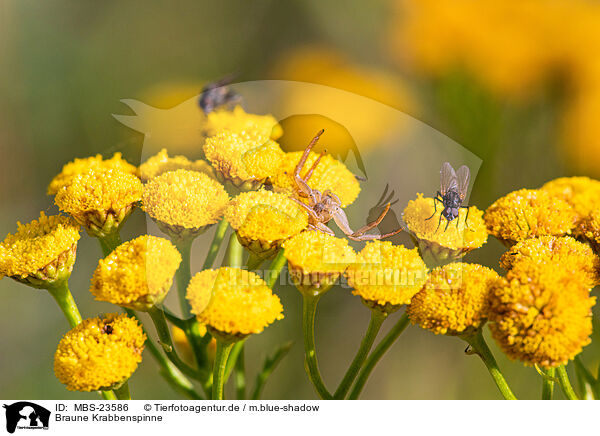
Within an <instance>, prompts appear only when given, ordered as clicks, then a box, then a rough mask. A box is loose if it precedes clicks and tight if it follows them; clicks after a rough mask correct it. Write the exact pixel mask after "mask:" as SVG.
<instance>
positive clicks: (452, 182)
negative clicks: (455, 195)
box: [440, 162, 458, 196]
mask: <svg viewBox="0 0 600 436" xmlns="http://www.w3.org/2000/svg"><path fill="white" fill-rule="evenodd" d="M440 176H441V177H440V181H441V183H440V193H441V194H442V196H444V195H446V192H448V191H456V190H457V189H458V183H457V181H456V173H455V172H454V168H452V165H450V164H449V163H448V162H444V163H443V164H442V170H441V171H440Z"/></svg>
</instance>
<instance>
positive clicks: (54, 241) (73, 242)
mask: <svg viewBox="0 0 600 436" xmlns="http://www.w3.org/2000/svg"><path fill="white" fill-rule="evenodd" d="M17 226H18V229H17V232H16V233H15V234H14V235H13V234H8V235H7V236H6V238H5V239H4V241H3V242H1V243H0V278H2V277H4V276H9V277H12V278H13V279H15V280H18V281H20V282H23V283H25V284H27V285H30V286H33V287H37V288H48V287H51V286H53V285H54V284H57V283H60V282H62V281H63V280H66V279H67V278H68V277H69V276H70V275H71V271H72V270H73V264H74V263H75V251H76V249H77V241H78V240H79V226H78V225H77V224H76V223H75V222H74V221H73V220H72V219H70V218H68V217H66V216H59V215H54V216H46V215H45V214H44V212H41V213H40V217H39V218H38V219H37V220H33V221H31V222H30V223H27V224H21V223H17Z"/></svg>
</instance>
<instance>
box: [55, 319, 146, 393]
mask: <svg viewBox="0 0 600 436" xmlns="http://www.w3.org/2000/svg"><path fill="white" fill-rule="evenodd" d="M145 341H146V335H144V332H143V330H142V327H141V326H140V325H139V324H138V323H137V321H136V320H134V319H131V318H128V317H127V316H125V315H124V314H116V313H112V314H108V315H105V316H103V317H98V318H91V319H86V320H84V321H83V322H82V323H81V324H79V325H78V326H77V327H75V328H74V329H73V330H71V331H69V332H67V333H66V334H65V335H64V336H63V338H62V339H61V341H60V343H59V344H58V348H57V350H56V353H55V355H54V373H55V374H56V377H57V378H58V380H60V382H61V383H63V384H64V385H66V387H67V389H68V390H70V391H84V392H89V391H96V390H110V389H113V388H117V387H119V386H120V385H121V384H122V383H123V382H125V381H127V379H128V378H129V377H130V376H131V374H133V372H134V371H135V370H136V368H137V366H138V363H140V362H141V361H142V350H143V349H144V342H145Z"/></svg>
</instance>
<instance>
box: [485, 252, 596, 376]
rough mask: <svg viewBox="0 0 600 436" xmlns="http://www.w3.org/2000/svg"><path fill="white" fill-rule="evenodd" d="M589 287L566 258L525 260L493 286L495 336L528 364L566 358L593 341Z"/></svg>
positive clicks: (514, 356) (552, 364) (507, 350)
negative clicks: (566, 266) (565, 265)
mask: <svg viewBox="0 0 600 436" xmlns="http://www.w3.org/2000/svg"><path fill="white" fill-rule="evenodd" d="M589 289H590V288H589V286H588V283H586V281H585V280H580V279H578V277H577V276H573V275H572V274H571V273H570V272H569V271H565V270H564V269H563V268H562V265H561V264H558V263H554V262H547V263H538V262H529V261H526V260H521V261H520V262H518V263H517V264H516V265H514V266H513V268H512V269H511V270H510V271H509V272H508V274H507V275H506V278H502V279H500V280H498V281H497V282H496V283H495V284H494V286H493V287H492V289H491V291H490V312H489V320H490V321H491V325H490V329H491V331H492V336H493V337H494V339H496V341H497V342H498V344H499V345H500V347H501V348H502V350H503V351H504V352H505V353H506V354H507V355H508V356H509V357H511V358H512V359H518V360H521V361H523V362H524V363H525V364H527V365H534V364H538V365H541V366H543V367H546V368H547V367H555V366H558V365H562V364H566V363H567V361H568V360H570V359H573V358H574V357H575V355H577V354H578V353H579V352H581V350H582V348H583V347H584V346H586V345H587V344H589V343H590V338H589V336H590V334H591V332H592V319H591V315H592V312H591V308H592V306H593V305H594V304H595V302H596V298H595V297H590V292H589Z"/></svg>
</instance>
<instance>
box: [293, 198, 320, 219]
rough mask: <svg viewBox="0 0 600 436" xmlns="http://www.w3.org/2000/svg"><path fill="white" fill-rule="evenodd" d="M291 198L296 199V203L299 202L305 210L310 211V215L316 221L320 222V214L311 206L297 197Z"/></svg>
mask: <svg viewBox="0 0 600 436" xmlns="http://www.w3.org/2000/svg"><path fill="white" fill-rule="evenodd" d="M290 199H291V200H292V201H295V202H296V203H298V204H299V205H300V206H302V207H303V208H304V210H306V211H307V212H308V214H309V215H310V217H311V218H312V219H313V220H314V221H315V222H316V223H318V222H319V216H318V215H317V213H316V212H315V211H314V210H313V209H312V208H311V207H309V206H308V205H307V204H306V203H303V202H302V201H300V200H298V199H297V198H295V197H290Z"/></svg>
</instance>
